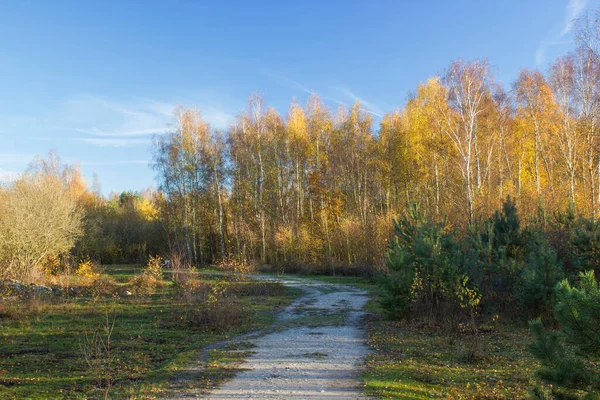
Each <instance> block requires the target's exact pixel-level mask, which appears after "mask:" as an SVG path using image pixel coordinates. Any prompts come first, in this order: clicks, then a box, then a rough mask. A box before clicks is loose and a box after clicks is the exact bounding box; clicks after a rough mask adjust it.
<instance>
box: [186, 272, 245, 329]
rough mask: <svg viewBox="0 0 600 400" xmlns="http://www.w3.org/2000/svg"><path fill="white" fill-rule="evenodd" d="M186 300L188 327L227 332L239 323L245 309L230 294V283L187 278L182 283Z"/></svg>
mask: <svg viewBox="0 0 600 400" xmlns="http://www.w3.org/2000/svg"><path fill="white" fill-rule="evenodd" d="M178 287H179V290H180V295H181V296H182V297H183V299H184V300H185V317H184V321H185V323H186V324H187V325H188V326H192V327H195V328H200V329H202V330H206V331H215V332H224V331H227V330H230V329H232V328H234V327H235V326H237V325H238V324H239V323H240V321H241V320H242V318H244V316H245V314H244V310H243V309H242V307H241V305H240V304H239V302H238V301H237V299H236V297H235V296H234V295H232V294H231V293H230V290H229V289H230V284H229V283H227V282H223V281H218V282H215V283H210V284H209V283H206V282H201V281H199V280H197V279H187V280H185V281H182V282H180V283H179V284H178Z"/></svg>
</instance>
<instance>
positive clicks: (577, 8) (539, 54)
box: [535, 0, 588, 66]
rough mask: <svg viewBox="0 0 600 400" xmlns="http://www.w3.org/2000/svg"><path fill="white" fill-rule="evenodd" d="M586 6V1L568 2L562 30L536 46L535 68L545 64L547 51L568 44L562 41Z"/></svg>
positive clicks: (566, 41)
mask: <svg viewBox="0 0 600 400" xmlns="http://www.w3.org/2000/svg"><path fill="white" fill-rule="evenodd" d="M587 5H588V0H569V2H568V3H567V6H566V7H565V12H564V23H563V25H562V29H561V31H560V33H558V35H557V34H556V33H554V34H551V35H549V36H548V38H547V39H546V40H543V41H541V42H540V44H539V45H538V48H537V50H536V52H535V63H536V65H537V66H541V65H543V64H544V63H545V62H546V54H547V52H548V50H549V49H550V48H552V47H555V46H562V45H565V44H567V43H569V42H570V41H569V40H561V39H563V38H564V37H565V36H566V35H567V34H568V33H569V32H571V30H573V26H574V25H575V20H576V19H577V18H579V17H580V16H581V14H583V12H584V11H585V9H586V7H587Z"/></svg>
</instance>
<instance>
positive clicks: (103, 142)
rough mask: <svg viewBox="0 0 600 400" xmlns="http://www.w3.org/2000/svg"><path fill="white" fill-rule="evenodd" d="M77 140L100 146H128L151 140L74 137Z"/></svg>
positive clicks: (147, 142) (146, 142)
mask: <svg viewBox="0 0 600 400" xmlns="http://www.w3.org/2000/svg"><path fill="white" fill-rule="evenodd" d="M73 140H76V141H78V142H83V143H87V144H91V145H93V146H101V147H130V146H137V145H140V144H150V143H152V140H150V139H123V138H114V139H113V138H111V139H104V138H74V139H73Z"/></svg>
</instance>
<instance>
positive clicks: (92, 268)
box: [75, 258, 100, 280]
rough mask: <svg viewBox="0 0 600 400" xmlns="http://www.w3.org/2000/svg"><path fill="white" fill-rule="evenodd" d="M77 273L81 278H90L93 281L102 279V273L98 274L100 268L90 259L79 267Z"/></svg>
mask: <svg viewBox="0 0 600 400" xmlns="http://www.w3.org/2000/svg"><path fill="white" fill-rule="evenodd" d="M75 273H76V274H77V275H79V276H81V277H84V278H88V279H91V280H96V279H98V278H99V277H100V273H99V272H98V268H97V267H96V264H94V262H93V261H92V260H90V259H89V258H86V259H84V260H83V261H81V262H80V263H79V265H78V266H77V271H75Z"/></svg>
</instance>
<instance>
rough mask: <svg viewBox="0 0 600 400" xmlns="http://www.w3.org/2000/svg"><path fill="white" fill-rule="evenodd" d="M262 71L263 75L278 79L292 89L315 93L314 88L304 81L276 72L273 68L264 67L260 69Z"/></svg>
mask: <svg viewBox="0 0 600 400" xmlns="http://www.w3.org/2000/svg"><path fill="white" fill-rule="evenodd" d="M260 72H261V73H262V74H263V75H266V76H268V77H270V78H273V79H275V80H276V81H278V82H279V83H280V84H282V85H283V86H287V87H289V88H291V89H295V90H299V91H301V92H305V93H308V94H314V93H315V91H314V90H312V89H309V88H308V87H306V86H305V85H303V84H302V83H300V82H298V81H296V80H294V79H292V78H290V77H287V76H284V75H282V74H280V73H278V72H275V71H273V70H270V69H266V68H263V69H261V70H260Z"/></svg>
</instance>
